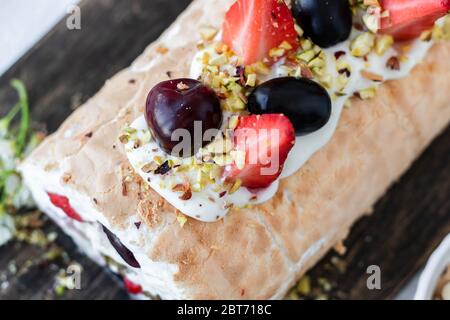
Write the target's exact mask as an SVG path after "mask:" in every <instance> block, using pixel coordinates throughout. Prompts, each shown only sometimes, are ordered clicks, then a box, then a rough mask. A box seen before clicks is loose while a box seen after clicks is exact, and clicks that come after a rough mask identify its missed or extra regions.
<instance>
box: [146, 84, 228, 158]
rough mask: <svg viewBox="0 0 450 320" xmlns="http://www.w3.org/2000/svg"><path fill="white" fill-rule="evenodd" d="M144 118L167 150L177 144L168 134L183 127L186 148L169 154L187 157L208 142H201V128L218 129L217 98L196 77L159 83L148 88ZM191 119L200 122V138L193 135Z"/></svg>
mask: <svg viewBox="0 0 450 320" xmlns="http://www.w3.org/2000/svg"><path fill="white" fill-rule="evenodd" d="M145 119H146V121H147V124H148V127H149V129H150V131H151V132H152V134H153V136H154V137H155V138H156V140H157V142H158V144H159V145H160V147H161V148H162V149H163V150H164V151H166V152H167V153H172V151H173V149H174V147H175V146H177V145H178V144H179V143H180V141H177V140H176V139H173V138H172V133H173V132H174V131H175V130H177V129H185V130H187V132H189V134H190V139H189V141H188V143H189V147H190V148H188V151H186V149H183V150H181V151H180V154H173V155H175V156H181V157H189V156H192V155H194V154H195V153H196V152H197V151H198V149H199V148H201V147H203V146H205V145H206V144H207V143H209V141H203V140H205V139H203V134H204V133H205V131H207V130H209V129H219V128H220V125H221V124H222V110H221V108H220V100H219V98H218V97H217V95H216V94H215V92H214V91H213V90H212V89H210V88H209V87H207V86H205V85H203V84H202V83H201V82H199V81H197V80H193V79H176V80H169V81H164V82H161V83H159V84H157V85H156V86H155V87H154V88H153V89H152V90H151V91H150V93H149V94H148V97H147V103H146V109H145ZM195 121H199V122H200V123H201V129H202V130H201V132H200V133H201V137H198V136H195V134H194V122H195ZM197 135H198V134H197ZM184 142H186V141H184ZM189 149H190V150H189ZM177 151H179V150H177Z"/></svg>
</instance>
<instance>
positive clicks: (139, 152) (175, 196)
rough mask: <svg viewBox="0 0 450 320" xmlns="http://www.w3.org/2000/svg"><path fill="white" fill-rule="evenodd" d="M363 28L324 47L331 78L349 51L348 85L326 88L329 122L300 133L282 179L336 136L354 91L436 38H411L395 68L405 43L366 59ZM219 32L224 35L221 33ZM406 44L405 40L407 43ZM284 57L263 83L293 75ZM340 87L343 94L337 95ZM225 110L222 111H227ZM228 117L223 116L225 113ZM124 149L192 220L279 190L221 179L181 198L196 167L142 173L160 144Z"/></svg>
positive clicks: (415, 57) (406, 62) (140, 126)
mask: <svg viewBox="0 0 450 320" xmlns="http://www.w3.org/2000/svg"><path fill="white" fill-rule="evenodd" d="M360 34H361V32H359V31H357V30H356V29H354V30H353V31H352V35H351V36H350V38H349V39H348V40H347V41H344V42H342V43H340V44H338V45H336V46H334V47H331V48H328V49H322V51H323V52H324V55H325V60H326V73H327V74H328V75H330V76H331V78H332V79H337V78H338V76H339V72H338V69H337V68H336V65H337V60H338V59H336V54H337V53H338V54H339V56H343V55H344V56H345V59H346V61H347V63H348V65H349V69H350V70H351V73H349V75H348V79H347V80H348V82H347V84H346V85H345V87H344V89H343V90H341V89H338V87H337V84H336V81H332V82H331V84H330V86H329V87H328V89H327V90H328V92H329V94H330V96H331V97H332V114H331V118H330V119H329V121H328V123H327V124H326V125H325V126H324V127H322V128H321V129H320V130H318V131H316V132H314V133H311V134H309V135H306V136H300V137H297V138H296V141H295V145H294V148H293V149H292V150H291V152H290V154H289V156H288V159H287V161H286V163H285V165H284V168H283V171H282V174H281V176H280V178H286V177H289V176H291V175H293V174H294V173H296V172H297V171H298V170H299V169H300V168H301V167H302V166H303V165H304V164H305V162H306V161H308V159H310V158H311V156H312V155H313V154H314V153H316V152H317V151H318V150H320V149H321V148H323V147H324V146H325V145H326V144H327V143H328V142H329V141H330V139H331V138H332V136H333V134H334V132H335V131H336V128H337V125H338V123H339V119H340V116H341V113H342V110H343V108H344V106H345V104H346V102H347V101H348V100H349V98H351V97H352V96H354V94H355V93H358V92H361V91H362V90H365V89H368V88H373V89H375V88H376V87H377V86H379V85H380V84H382V83H383V82H385V81H388V80H395V79H400V78H403V77H406V76H407V75H408V74H409V73H410V72H411V70H412V69H413V68H414V67H415V66H416V65H417V64H419V63H420V62H421V61H422V60H423V59H424V58H425V56H426V54H427V51H428V50H429V49H430V48H431V46H432V45H433V41H432V40H429V41H424V40H421V39H417V40H415V41H413V42H411V43H408V45H407V50H406V49H405V48H403V50H404V51H403V52H402V61H401V66H400V68H399V69H398V70H397V69H395V68H391V67H389V64H388V61H389V59H391V58H392V57H397V56H399V51H401V50H402V48H396V47H395V46H393V47H391V48H389V49H387V50H386V51H385V52H384V53H383V54H376V53H375V52H373V51H372V52H371V53H369V54H368V55H366V56H365V58H364V59H363V58H361V57H355V56H353V55H352V54H351V41H352V39H355V38H356V37H357V36H358V35H360ZM217 37H220V34H218V36H217ZM405 47H406V45H405ZM205 52H207V53H208V55H209V56H210V57H211V59H215V58H220V57H219V54H218V53H216V52H215V50H214V43H213V44H212V45H210V46H207V47H205V48H204V49H202V50H199V51H198V52H197V53H196V55H195V57H194V59H193V62H192V65H191V71H190V77H191V78H193V79H198V78H200V75H201V73H202V71H203V68H204V64H203V61H202V57H203V55H204V53H205ZM285 62H286V61H285V60H284V59H281V60H279V61H278V62H277V63H276V64H274V65H273V66H272V67H271V69H270V73H269V74H268V75H264V76H262V77H259V78H258V80H259V82H264V81H266V80H269V79H272V78H277V77H283V76H289V73H288V71H286V68H285ZM220 68H221V70H225V71H227V72H228V73H229V74H236V73H237V68H236V66H234V65H232V64H224V65H222V66H220ZM367 73H373V74H375V75H379V76H381V77H382V80H380V79H376V81H374V80H373V79H372V80H371V79H369V78H370V77H369V78H368V77H367ZM336 92H339V94H336ZM225 114H226V112H224V115H225ZM224 119H225V116H224ZM131 128H133V129H136V130H137V133H136V135H137V137H138V138H142V137H143V136H144V135H148V132H149V131H148V127H147V124H146V121H145V118H144V116H141V117H139V118H138V119H136V120H135V121H134V122H133V123H132V124H131ZM126 153H127V156H128V158H129V161H130V163H131V164H132V166H133V167H134V169H135V170H136V172H137V173H138V174H139V175H140V176H141V177H142V178H143V179H144V180H145V181H146V182H147V183H148V184H149V185H150V186H151V187H152V188H153V189H154V190H155V191H156V192H158V193H159V194H160V195H161V196H162V197H164V198H165V199H166V200H167V201H168V202H169V203H170V204H172V205H173V206H174V207H175V208H177V209H178V210H180V211H181V212H182V213H184V214H185V215H188V216H190V217H192V218H194V219H197V220H200V221H205V222H212V221H216V220H219V219H221V218H223V217H224V216H225V215H226V214H227V212H228V211H229V210H230V208H232V207H245V206H248V205H252V204H258V203H263V202H265V201H267V200H269V199H270V198H271V197H272V196H273V195H274V194H275V193H276V192H277V190H278V186H279V179H280V178H279V179H278V180H277V181H275V182H274V183H272V185H271V186H269V187H268V188H266V189H263V190H258V191H250V190H248V189H246V188H245V187H240V188H238V189H237V190H235V192H233V193H229V192H227V193H225V194H224V189H221V186H220V185H218V184H209V185H207V186H206V187H205V188H203V189H201V190H198V191H195V192H192V196H191V197H190V198H189V199H188V200H183V199H182V198H181V197H180V193H179V192H175V191H174V190H173V186H175V185H176V184H182V183H183V181H185V180H186V175H187V176H191V178H192V176H193V175H195V174H196V173H195V172H194V171H192V172H183V173H177V172H175V173H173V172H171V173H170V174H168V175H161V174H159V175H158V174H155V173H154V172H153V171H152V172H148V173H147V172H144V171H145V170H143V169H142V168H143V166H144V167H145V164H146V163H147V162H148V161H149V159H153V158H155V157H158V156H160V155H161V154H162V153H163V151H162V150H161V149H160V148H159V146H158V144H157V143H156V142H155V141H154V140H151V141H150V142H148V143H145V144H144V145H142V146H140V147H138V148H136V146H135V145H134V143H133V141H130V142H128V143H127V144H126ZM165 158H166V159H169V160H173V161H174V162H177V161H178V162H180V161H181V162H182V163H183V164H186V163H187V162H188V161H192V159H191V158H188V159H179V158H178V159H176V158H173V157H171V156H169V155H167V154H165Z"/></svg>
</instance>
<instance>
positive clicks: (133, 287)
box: [123, 277, 142, 294]
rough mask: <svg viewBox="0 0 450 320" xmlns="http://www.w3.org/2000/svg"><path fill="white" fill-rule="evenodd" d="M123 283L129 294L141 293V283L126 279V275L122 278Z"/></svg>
mask: <svg viewBox="0 0 450 320" xmlns="http://www.w3.org/2000/svg"><path fill="white" fill-rule="evenodd" d="M123 284H124V286H125V289H127V291H128V292H129V293H130V294H139V293H142V287H141V285H139V284H137V283H134V282H133V281H131V280H130V279H128V278H127V277H124V278H123Z"/></svg>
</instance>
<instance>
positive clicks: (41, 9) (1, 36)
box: [0, 0, 417, 299]
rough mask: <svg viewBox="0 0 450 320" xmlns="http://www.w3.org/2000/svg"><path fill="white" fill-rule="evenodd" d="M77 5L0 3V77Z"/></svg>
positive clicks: (71, 0) (26, 0)
mask: <svg viewBox="0 0 450 320" xmlns="http://www.w3.org/2000/svg"><path fill="white" fill-rule="evenodd" d="M78 2H79V0H1V1H0V75H1V74H3V73H4V72H5V71H6V70H8V68H9V67H11V66H12V65H13V64H14V62H16V61H17V60H18V59H19V58H20V57H21V56H22V55H23V54H25V53H26V52H27V51H28V50H29V49H30V48H31V47H32V46H33V45H34V44H35V43H36V42H37V41H38V40H39V39H40V38H41V37H42V36H44V35H45V34H46V33H47V32H48V31H49V30H50V29H51V28H52V27H53V26H54V25H55V24H56V23H57V22H58V21H59V20H60V19H61V18H62V17H63V16H64V15H65V14H66V13H67V11H68V10H69V8H70V7H71V5H73V4H76V3H78ZM82 16H83V13H82V12H81V17H82ZM81 19H82V18H81ZM416 278H417V277H416ZM416 278H415V279H413V280H412V281H411V283H409V284H408V285H407V286H406V287H405V289H404V290H403V291H402V292H401V293H400V294H399V296H398V297H397V298H398V299H412V297H413V296H414V291H415V287H416V283H417V279H416Z"/></svg>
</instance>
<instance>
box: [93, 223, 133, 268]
mask: <svg viewBox="0 0 450 320" xmlns="http://www.w3.org/2000/svg"><path fill="white" fill-rule="evenodd" d="M102 227H103V232H104V233H105V234H106V236H107V237H108V240H109V242H111V245H112V246H113V247H114V249H116V251H117V253H118V254H119V255H120V256H121V257H122V259H123V260H124V261H125V262H126V263H128V264H129V265H130V266H132V267H133V268H140V267H141V265H140V264H139V262H137V260H136V258H135V257H134V254H133V252H131V251H130V249H128V248H127V247H125V246H124V245H123V243H122V242H121V241H120V239H119V238H118V237H117V236H116V235H115V234H114V233H112V232H111V231H110V230H109V229H108V228H106V227H105V226H104V225H102Z"/></svg>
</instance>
